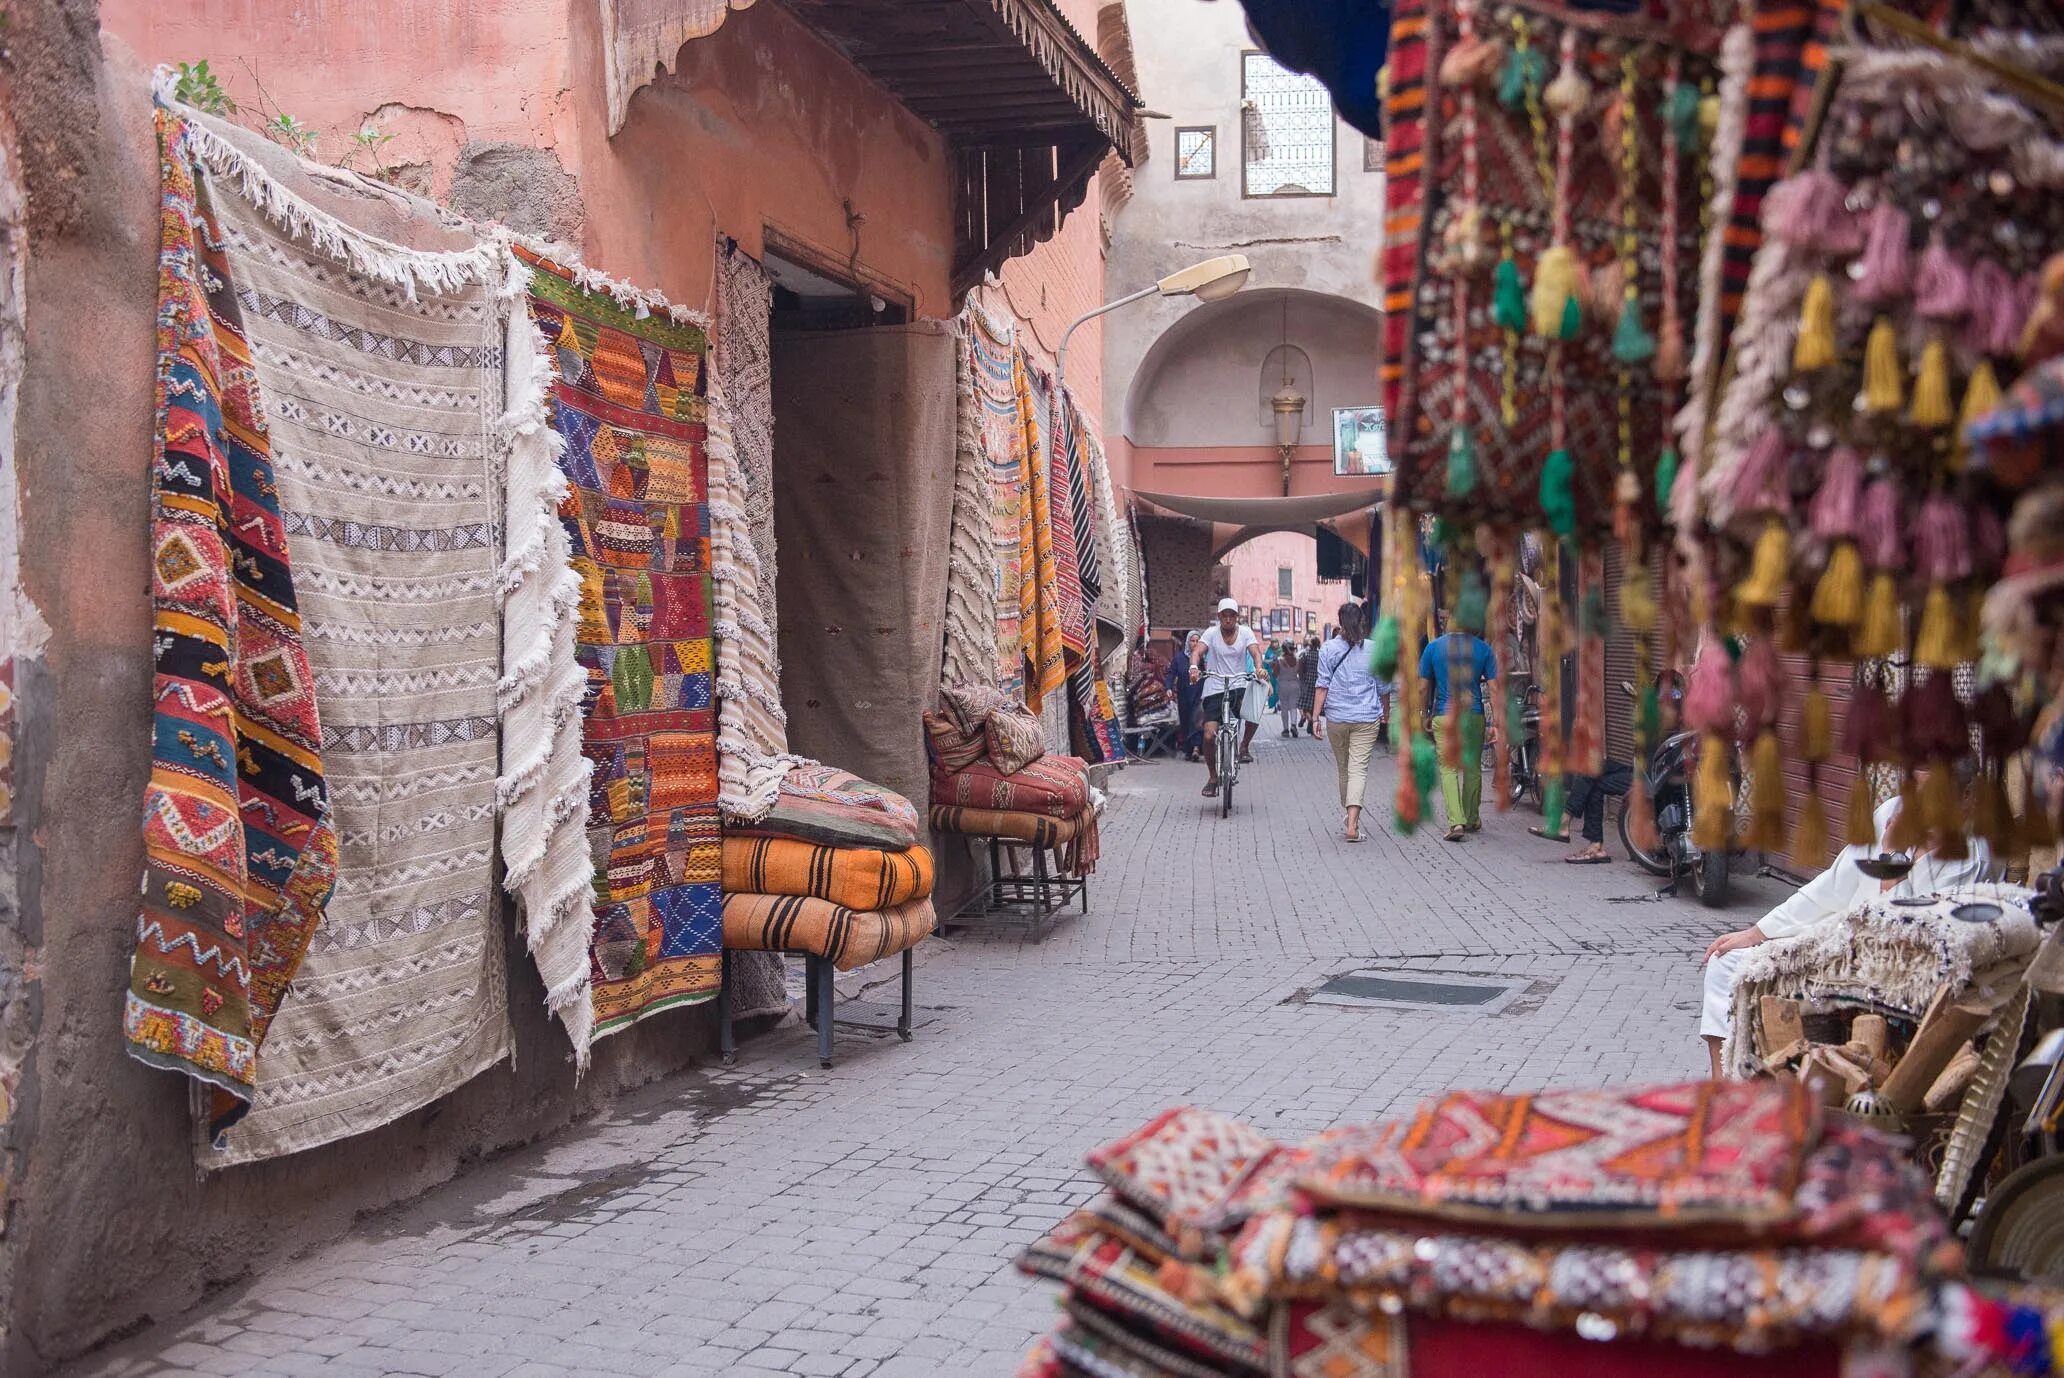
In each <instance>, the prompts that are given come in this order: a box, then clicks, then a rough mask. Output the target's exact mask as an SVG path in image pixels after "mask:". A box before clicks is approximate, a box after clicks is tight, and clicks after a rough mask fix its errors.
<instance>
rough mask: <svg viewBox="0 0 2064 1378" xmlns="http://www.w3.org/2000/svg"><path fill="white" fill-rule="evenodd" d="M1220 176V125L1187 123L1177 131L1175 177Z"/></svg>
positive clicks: (1180, 180)
mask: <svg viewBox="0 0 2064 1378" xmlns="http://www.w3.org/2000/svg"><path fill="white" fill-rule="evenodd" d="M1216 176H1218V126H1216V125H1209V124H1200V125H1186V126H1183V127H1181V128H1178V129H1177V130H1176V131H1175V179H1176V180H1177V181H1178V182H1189V181H1204V180H1206V179H1208V178H1212V177H1216Z"/></svg>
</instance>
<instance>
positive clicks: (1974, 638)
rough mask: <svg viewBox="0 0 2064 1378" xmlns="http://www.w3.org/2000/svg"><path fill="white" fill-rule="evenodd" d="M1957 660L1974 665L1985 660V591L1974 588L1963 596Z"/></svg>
mask: <svg viewBox="0 0 2064 1378" xmlns="http://www.w3.org/2000/svg"><path fill="white" fill-rule="evenodd" d="M1957 630H1958V631H1959V632H1961V633H1962V635H1961V636H1960V637H1959V638H1958V640H1957V659H1958V660H1960V661H1962V662H1964V663H1965V664H1967V665H1976V664H1977V663H1978V662H1979V661H1981V660H1983V659H1984V658H1985V646H1984V641H1985V591H1984V590H1983V589H1980V588H1974V589H1972V590H1971V591H1970V592H1969V593H1967V594H1965V595H1964V619H1963V621H1962V622H1960V623H1958V624H1957Z"/></svg>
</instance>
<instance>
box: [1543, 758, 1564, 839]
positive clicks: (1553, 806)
mask: <svg viewBox="0 0 2064 1378" xmlns="http://www.w3.org/2000/svg"><path fill="white" fill-rule="evenodd" d="M1568 804H1569V781H1568V780H1567V779H1565V778H1564V777H1563V775H1562V774H1561V772H1559V771H1558V772H1557V773H1556V774H1554V775H1551V776H1549V777H1548V779H1547V782H1546V783H1545V784H1544V785H1543V786H1542V787H1541V817H1542V820H1543V822H1542V824H1541V831H1543V832H1549V833H1560V832H1561V831H1562V816H1563V814H1564V813H1566V812H1568Z"/></svg>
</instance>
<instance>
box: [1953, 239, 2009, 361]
mask: <svg viewBox="0 0 2064 1378" xmlns="http://www.w3.org/2000/svg"><path fill="white" fill-rule="evenodd" d="M1969 290H1970V303H1971V314H1970V317H1969V319H1968V320H1967V321H1966V322H1965V325H1964V343H1965V344H1967V345H1969V346H1970V347H1971V350H1972V352H1973V353H1977V354H1990V353H1992V352H1994V351H1993V348H1992V341H1993V334H1994V332H1995V330H1996V329H1997V326H1998V322H1999V319H2000V316H2001V315H2002V313H2011V312H2012V311H2013V310H2014V291H2015V288H2014V275H2013V274H2012V273H2009V272H2008V271H2007V270H2006V269H2004V268H2002V267H2000V266H1999V264H1998V263H1996V262H1994V261H1993V260H1992V259H1989V258H1981V259H1979V260H1978V263H1977V266H1975V267H1973V268H1972V269H1971V282H1970V289H1969ZM2019 337H2020V332H2018V331H2017V332H2015V338H2016V339H2017V340H2018V339H2019Z"/></svg>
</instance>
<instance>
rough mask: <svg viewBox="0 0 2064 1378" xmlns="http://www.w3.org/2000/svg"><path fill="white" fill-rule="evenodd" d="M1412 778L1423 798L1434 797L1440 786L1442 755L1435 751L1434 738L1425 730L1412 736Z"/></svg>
mask: <svg viewBox="0 0 2064 1378" xmlns="http://www.w3.org/2000/svg"><path fill="white" fill-rule="evenodd" d="M1412 780H1413V783H1414V784H1415V785H1417V786H1418V789H1419V795H1420V797H1421V798H1423V799H1431V798H1433V793H1434V791H1435V790H1437V789H1439V788H1440V757H1439V755H1438V754H1437V753H1436V752H1435V751H1434V747H1433V738H1432V737H1430V736H1428V735H1427V734H1426V733H1424V732H1421V733H1418V734H1416V735H1414V737H1413V738H1412Z"/></svg>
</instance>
